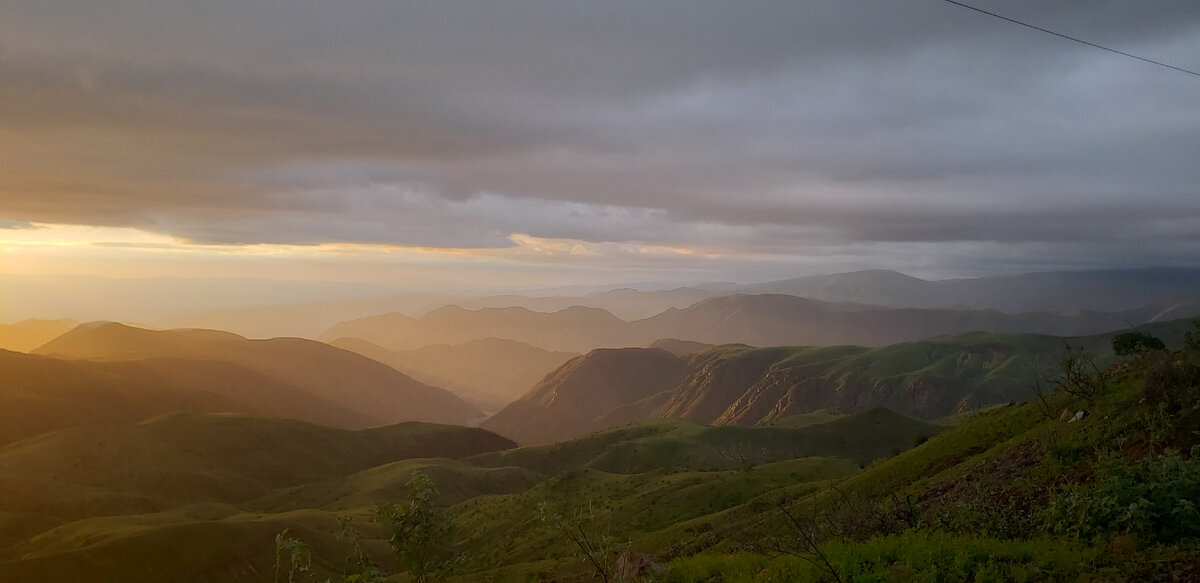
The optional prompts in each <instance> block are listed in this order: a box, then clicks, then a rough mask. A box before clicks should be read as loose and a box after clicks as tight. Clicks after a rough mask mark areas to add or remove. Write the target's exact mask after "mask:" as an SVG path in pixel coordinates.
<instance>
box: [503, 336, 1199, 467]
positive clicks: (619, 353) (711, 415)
mask: <svg viewBox="0 0 1200 583" xmlns="http://www.w3.org/2000/svg"><path fill="white" fill-rule="evenodd" d="M1190 326H1191V322H1189V321H1187V320H1177V321H1172V322H1163V323H1158V324H1153V325H1150V326H1148V327H1145V328H1144V329H1145V330H1149V331H1151V333H1153V334H1154V335H1155V336H1156V337H1160V338H1164V339H1166V340H1167V341H1169V342H1171V343H1172V344H1173V345H1178V344H1181V343H1182V337H1183V332H1184V331H1185V330H1187V329H1188V328H1189V327H1190ZM1110 339H1111V335H1110V334H1102V335H1095V336H1087V337H1075V338H1063V337H1056V336H1047V335H1037V334H992V333H980V332H976V333H968V334H963V335H959V336H953V337H944V338H934V339H929V340H922V341H917V342H905V343H898V344H893V345H889V346H885V347H878V348H870V347H864V346H830V347H812V346H809V347H789V346H775V347H767V348H755V347H751V346H746V345H723V346H717V347H714V348H709V349H706V350H702V351H700V352H694V353H691V354H687V355H684V356H676V355H675V354H672V353H669V352H666V351H664V350H661V349H657V348H627V349H621V350H610V349H599V350H595V351H592V352H589V353H588V354H586V355H584V356H581V357H578V358H575V359H573V360H571V361H570V362H568V363H567V364H565V365H563V367H562V368H560V369H558V370H557V371H555V372H554V373H552V374H550V375H548V376H547V377H546V378H545V379H543V380H542V381H541V382H540V383H538V384H537V385H536V386H534V387H533V388H532V389H531V390H530V391H529V393H527V394H526V395H524V396H523V397H521V398H520V399H518V400H516V401H514V402H513V403H512V404H510V405H509V406H507V407H505V408H504V409H502V410H501V411H500V412H498V413H497V414H495V415H494V416H492V417H491V418H489V419H488V420H486V421H485V422H484V423H483V425H482V427H484V428H486V429H489V430H491V431H495V432H496V433H499V434H501V435H504V436H506V437H509V438H511V439H513V440H515V441H517V442H519V443H523V444H533V443H546V442H551V441H561V440H564V439H570V438H573V437H577V436H580V435H583V434H585V433H588V432H592V431H598V430H602V429H605V428H609V427H615V426H618V425H622V424H624V423H630V422H637V421H643V420H646V419H656V418H678V419H685V420H688V421H692V422H696V423H704V424H711V425H717V426H724V425H738V426H754V425H760V424H769V423H772V422H775V421H778V420H779V419H782V418H785V417H788V416H792V415H797V414H803V413H811V412H814V411H825V410H831V411H838V412H843V413H848V412H857V411H862V410H865V409H869V408H872V407H881V406H882V407H887V408H889V409H892V410H895V411H898V412H901V413H905V414H908V415H914V416H917V417H922V418H927V419H932V418H938V417H944V416H947V415H952V414H956V413H961V412H966V411H972V410H977V409H979V408H981V407H985V406H988V405H992V404H997V403H1007V402H1010V401H1023V400H1026V399H1028V398H1030V397H1032V396H1033V388H1034V386H1035V385H1036V384H1037V383H1039V382H1043V383H1048V382H1049V379H1050V378H1052V377H1053V376H1054V375H1055V374H1056V373H1057V367H1058V363H1059V359H1060V358H1061V356H1062V355H1063V354H1064V351H1065V349H1066V347H1067V346H1068V345H1070V346H1075V347H1077V348H1083V349H1086V350H1088V351H1089V352H1090V353H1091V354H1094V355H1096V358H1097V359H1098V361H1099V362H1100V363H1102V364H1103V363H1106V362H1111V360H1112V352H1111V348H1110V346H1109V345H1110Z"/></svg>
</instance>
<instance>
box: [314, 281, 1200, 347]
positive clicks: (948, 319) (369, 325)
mask: <svg viewBox="0 0 1200 583" xmlns="http://www.w3.org/2000/svg"><path fill="white" fill-rule="evenodd" d="M1197 313H1200V302H1195V303H1188V302H1184V303H1183V304H1180V305H1176V306H1174V307H1172V306H1164V305H1155V306H1144V307H1142V308H1139V309H1135V310H1127V311H1124V312H1113V313H1106V312H1091V311H1077V312H1075V313H1070V314H1068V313H1051V312H1031V313H1021V314H1009V313H1005V312H1000V311H997V310H982V309H964V308H958V309H955V308H877V307H862V306H859V307H855V308H852V309H851V308H846V307H845V304H841V305H838V306H832V305H830V304H828V303H825V302H819V301H816V300H811V299H807V298H801V297H798V296H790V295H782V294H758V295H748V294H734V295H727V296H718V297H713V298H708V299H705V300H701V301H699V302H697V303H695V304H693V305H691V306H688V307H686V308H670V309H668V310H666V311H664V312H662V313H660V314H658V315H656V316H652V317H650V318H645V319H642V320H635V321H633V322H625V321H623V320H621V319H619V318H617V317H616V316H613V315H612V314H610V313H608V312H606V311H604V310H601V309H599V308H585V307H582V306H576V307H572V308H567V309H565V310H560V311H558V312H549V313H547V312H534V311H531V310H527V309H525V308H484V309H481V310H468V309H465V308H461V307H458V306H445V307H442V308H439V309H437V310H434V311H433V312H430V313H429V314H426V315H425V316H422V317H421V318H415V319H414V318H409V317H408V316H404V315H402V314H384V315H379V316H372V317H368V318H362V319H359V320H353V321H350V322H343V323H341V324H338V325H337V326H334V327H333V328H331V329H330V330H329V331H327V332H326V333H325V334H323V335H322V336H321V338H322V340H325V341H333V340H337V339H339V338H359V339H361V340H365V341H367V342H371V343H373V344H377V345H379V346H383V347H385V348H388V349H391V350H408V349H414V348H420V347H422V346H429V345H435V344H461V343H465V342H470V341H473V340H478V339H481V338H489V337H495V338H502V339H510V340H517V341H520V342H524V343H527V344H531V345H533V346H537V347H540V348H543V349H547V350H566V351H570V352H586V351H588V350H591V349H594V348H621V347H628V346H646V345H648V344H650V343H651V342H654V341H656V340H659V339H662V338H674V339H677V340H682V341H691V342H700V343H704V344H713V345H719V344H731V343H741V344H750V345H754V346H779V345H812V346H829V345H839V344H854V345H860V346H885V345H888V344H895V343H897V342H908V341H914V340H921V339H925V338H931V337H936V336H944V335H954V334H962V333H966V332H974V331H984V332H998V333H1037V334H1050V335H1055V336H1085V335H1091V334H1099V333H1103V332H1109V331H1112V330H1119V329H1122V328H1126V327H1128V326H1130V325H1138V324H1142V323H1145V322H1147V321H1150V320H1151V319H1154V318H1163V317H1166V316H1170V317H1186V316H1191V315H1195V314H1197Z"/></svg>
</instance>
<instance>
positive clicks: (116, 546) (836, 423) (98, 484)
mask: <svg viewBox="0 0 1200 583" xmlns="http://www.w3.org/2000/svg"><path fill="white" fill-rule="evenodd" d="M989 336H990V335H989ZM1178 337H1179V338H1181V339H1182V338H1185V335H1184V333H1183V332H1182V331H1181V332H1180V333H1179V334H1178ZM1186 339H1187V340H1186V342H1185V344H1184V347H1183V349H1181V350H1179V351H1174V352H1172V351H1167V350H1157V349H1154V350H1145V351H1140V352H1138V353H1137V354H1135V355H1132V356H1128V357H1126V358H1122V359H1120V360H1117V359H1115V358H1113V356H1114V354H1113V353H1112V352H1108V353H1107V354H1104V353H1101V354H1100V355H1099V356H1097V357H1094V358H1093V357H1092V355H1091V353H1090V352H1088V351H1090V350H1093V349H1096V350H1103V348H1104V347H1105V346H1110V339H1108V338H1105V339H1103V342H1101V341H1100V339H1097V341H1096V342H1095V343H1092V344H1091V345H1088V347H1087V351H1082V350H1080V351H1073V352H1069V353H1067V355H1066V358H1061V359H1060V362H1059V365H1058V368H1057V371H1056V372H1055V374H1054V375H1053V376H1048V377H1047V378H1046V379H1045V383H1044V386H1043V390H1042V392H1041V397H1040V398H1036V399H1034V400H1032V401H1030V402H1028V403H1021V404H1017V403H1013V404H1005V405H999V406H995V407H991V408H988V409H984V410H976V411H974V412H972V413H971V414H967V415H960V416H958V417H956V418H955V419H954V421H953V423H943V424H933V423H929V422H925V421H922V420H918V419H913V418H910V417H906V416H903V415H900V414H898V413H895V412H894V411H892V410H889V409H882V408H875V409H867V410H864V411H861V412H859V413H856V414H852V415H837V414H831V413H828V412H826V413H819V414H806V415H803V416H798V417H790V418H789V417H784V418H782V419H780V420H779V421H778V422H777V423H775V424H774V425H771V426H760V427H729V426H727V427H709V426H705V425H700V424H696V423H690V422H687V421H682V420H663V421H655V422H647V423H640V424H631V425H626V426H621V427H617V428H613V429H610V430H607V431H602V432H598V433H594V434H590V435H587V436H585V437H582V438H579V439H575V440H571V441H565V442H560V443H554V444H548V445H541V446H532V447H522V448H511V449H502V448H503V447H507V446H505V445H501V443H502V440H500V441H497V440H498V438H497V437H496V436H494V435H492V434H489V433H487V432H483V431H480V430H468V429H465V428H448V427H445V426H432V425H425V424H404V425H400V426H395V427H390V428H379V429H372V430H364V431H358V432H351V431H342V430H332V429H327V428H321V427H317V426H313V425H309V424H305V423H301V422H294V421H283V420H263V419H248V418H239V417H231V416H204V415H184V416H173V417H166V418H162V419H157V420H154V421H153V422H148V423H144V424H140V425H133V426H110V427H104V428H85V429H72V430H68V431H64V432H58V433H52V434H48V435H44V436H40V437H38V438H34V439H28V440H24V441H21V442H17V443H14V444H10V445H8V446H4V447H3V448H0V466H2V467H3V468H4V469H5V472H4V474H3V475H0V488H3V492H4V493H5V494H6V498H5V501H4V502H0V532H2V533H4V536H3V537H0V582H7V581H26V580H72V578H73V577H75V578H77V575H78V573H87V574H88V576H89V577H88V579H89V581H96V582H98V583H108V582H112V583H117V582H120V583H138V582H143V581H144V582H147V583H149V582H151V581H161V580H169V579H173V580H189V579H188V574H195V576H194V577H192V579H191V580H196V581H216V580H220V581H230V582H235V583H237V582H247V583H249V582H252V581H253V582H262V581H269V580H271V579H272V577H275V578H276V579H277V580H280V581H282V580H287V579H294V580H295V581H326V580H329V581H334V582H338V583H347V582H353V583H379V582H382V581H385V580H386V581H432V580H435V579H438V580H445V581H448V582H449V581H462V582H472V581H495V582H506V581H512V582H532V581H550V580H555V581H581V582H582V581H595V580H608V581H616V580H618V579H625V580H629V577H630V576H631V575H629V573H642V575H640V576H641V577H642V579H641V580H646V581H657V582H660V583H665V582H676V583H693V582H696V583H699V582H707V581H723V582H734V581H745V582H755V583H758V582H763V581H781V582H782V581H789V582H790V581H796V582H818V581H839V582H850V581H854V582H885V581H886V582H892V581H931V582H932V581H1174V580H1179V581H1187V580H1196V579H1197V578H1198V577H1200V564H1198V563H1197V560H1198V559H1200V511H1198V509H1197V500H1200V447H1198V445H1200V439H1198V436H1200V328H1197V329H1196V330H1195V331H1193V333H1192V335H1191V336H1186ZM1037 342H1041V341H1040V340H1038V341H1037ZM936 344H937V343H934V344H932V345H925V344H922V343H914V344H913V345H905V346H901V347H896V348H895V350H896V351H897V352H896V354H897V355H898V356H897V358H899V357H900V356H902V355H904V354H910V353H912V351H919V350H927V349H931V347H932V346H936ZM1046 344H1047V346H1051V345H1053V348H1052V349H1051V348H1047V350H1048V353H1047V354H1054V355H1055V356H1056V357H1059V356H1061V355H1062V344H1061V339H1057V340H1053V341H1051V340H1047V341H1046ZM719 350H737V349H736V348H731V347H722V348H720V349H719ZM1031 350H1032V349H1031ZM1031 354H1032V352H1031ZM793 362H797V361H793ZM878 366H885V364H884V363H880V364H878ZM939 366H940V365H939ZM961 366H964V367H968V368H969V367H970V366H973V365H971V362H970V359H965V360H963V361H962V363H961ZM448 442H456V443H458V445H457V446H455V447H454V448H449V447H448V446H446V445H445V444H446V443H448ZM89 444H90V446H89ZM388 456H391V457H388ZM418 456H420V457H418ZM438 456H445V457H438ZM449 457H457V458H460V459H448V458H449ZM147 467H153V468H155V471H147V470H146V468H147ZM434 482H436V483H437V485H438V488H436V489H435V488H434V487H433V483H434ZM62 500H72V501H73V502H72V503H71V504H63V503H61V501H62ZM55 501H59V502H58V503H56V502H55ZM380 503H383V505H382V506H380ZM272 537H276V538H275V545H274V548H272V544H271V542H272ZM642 554H644V555H648V556H649V557H650V558H652V559H653V561H654V562H656V563H657V564H658V565H661V566H663V567H665V569H666V570H665V571H663V570H661V569H658V568H643V567H644V564H643V565H642V566H638V564H639V563H638V561H632V560H630V557H640V556H642ZM647 560H649V559H647ZM135 561H136V568H134V562H135ZM631 565H633V566H631ZM655 566H656V565H655ZM631 569H632V570H631ZM384 573H395V575H392V576H391V577H390V578H385V577H384Z"/></svg>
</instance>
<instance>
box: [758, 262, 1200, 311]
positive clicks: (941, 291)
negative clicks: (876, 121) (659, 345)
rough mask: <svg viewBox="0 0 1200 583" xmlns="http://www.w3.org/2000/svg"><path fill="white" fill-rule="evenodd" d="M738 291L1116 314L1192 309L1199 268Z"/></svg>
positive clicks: (790, 284) (884, 278)
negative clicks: (1179, 305)
mask: <svg viewBox="0 0 1200 583" xmlns="http://www.w3.org/2000/svg"><path fill="white" fill-rule="evenodd" d="M739 291H741V292H742V293H756V294H763V293H776V294H788V295H796V296H802V297H806V298H811V299H817V300H825V301H835V302H856V303H861V304H869V305H874V306H883V307H907V308H938V307H954V306H961V307H966V308H975V309H992V310H999V311H1002V312H1009V313H1020V312H1070V311H1075V310H1090V311H1097V312H1120V311H1125V310H1133V309H1137V308H1140V307H1142V306H1147V305H1170V304H1173V303H1176V302H1179V301H1190V302H1195V301H1196V299H1197V298H1200V269H1170V268H1159V269H1109V270H1095V271H1076V272H1044V273H1026V274H1020V275H1003V276H991V277H980V278H974V279H947V280H935V281H926V280H923V279H918V278H915V277H912V276H909V275H905V274H903V273H899V272H896V271H888V270H868V271H854V272H850V273H839V274H833V275H818V276H808V277H799V278H794V279H785V280H780V281H773V282H768V283H761V284H753V285H748V286H743V287H741V288H740V289H739Z"/></svg>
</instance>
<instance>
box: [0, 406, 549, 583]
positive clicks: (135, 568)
mask: <svg viewBox="0 0 1200 583" xmlns="http://www.w3.org/2000/svg"><path fill="white" fill-rule="evenodd" d="M513 445H514V444H513V443H512V442H510V441H508V440H506V439H504V438H501V437H499V436H497V435H495V434H492V433H489V432H487V431H483V430H481V429H473V428H465V427H455V426H445V425H432V424H425V423H403V424H398V425H392V426H384V427H377V428H372V429H366V430H359V431H347V430H339V429H333V428H328V427H322V426H318V425H312V424H309V423H304V422H300V421H294V420H284V419H262V418H254V417H243V416H230V415H197V414H178V415H169V416H164V417H159V418H156V419H153V420H149V421H146V422H143V423H139V424H124V425H106V426H93V427H81V428H74V429H67V430H63V431H58V432H52V433H48V434H45V435H41V436H37V437H34V438H30V439H26V440H23V441H19V442H16V443H12V444H9V445H7V446H4V447H0V467H3V468H4V472H3V474H0V581H14V580H22V579H27V578H28V577H29V576H30V575H32V574H34V573H37V574H39V576H44V577H48V578H51V579H55V580H72V579H75V578H77V577H78V576H80V575H85V576H86V578H87V580H88V581H155V580H162V578H163V577H167V578H168V579H171V580H191V581H210V580H211V581H216V580H243V581H251V580H255V578H256V577H258V576H259V575H256V571H258V572H259V573H261V572H263V571H266V572H269V571H270V558H271V553H270V546H271V545H270V543H271V539H272V537H273V536H274V533H275V532H278V531H279V530H281V529H282V528H283V526H279V525H280V524H281V523H282V524H283V525H291V526H293V527H294V528H297V530H298V531H301V532H304V531H306V530H307V529H311V528H313V526H314V524H315V525H322V526H327V525H333V524H336V521H335V520H334V514H333V512H324V511H316V510H313V509H312V508H314V507H312V506H305V505H304V503H305V501H306V500H307V499H308V497H311V496H314V495H316V493H319V492H325V491H328V492H332V493H334V495H335V496H334V497H335V499H342V498H348V499H353V497H354V496H359V497H370V498H371V499H372V500H378V499H379V498H378V497H379V496H384V495H385V494H386V493H387V492H389V489H390V490H391V491H396V492H397V493H398V492H399V491H402V490H403V484H404V482H405V481H406V476H407V475H408V474H411V472H412V471H415V470H417V469H421V468H424V467H435V468H436V469H435V471H433V472H431V473H436V474H438V475H439V476H442V477H445V478H447V481H449V479H448V478H449V477H450V476H456V477H458V478H460V482H461V483H460V485H459V486H457V488H456V491H457V492H458V495H459V496H460V497H461V498H467V497H474V496H479V495H483V494H498V493H507V492H512V491H516V490H518V489H523V488H527V487H529V486H531V485H533V483H534V482H535V480H534V479H533V478H532V477H531V476H530V475H529V473H528V472H526V471H523V470H519V469H516V468H510V469H488V468H477V467H474V466H465V465H463V464H461V463H459V462H454V461H452V460H453V459H456V458H463V457H468V456H471V455H478V454H480V453H484V452H489V451H495V450H500V449H505V448H509V447H512V446H513ZM415 458H421V461H417V460H415ZM431 458H440V459H431ZM443 468H444V469H443ZM451 501H454V500H453V499H451ZM363 504H365V505H368V506H369V505H370V504H373V501H372V502H364V503H363ZM356 508H357V507H356ZM264 543H265V544H264ZM183 548H187V549H189V550H188V551H187V552H183V553H181V552H179V551H180V549H183ZM264 551H266V552H264ZM231 569H232V571H231ZM72 572H73V573H74V575H72V574H71V573H72Z"/></svg>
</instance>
